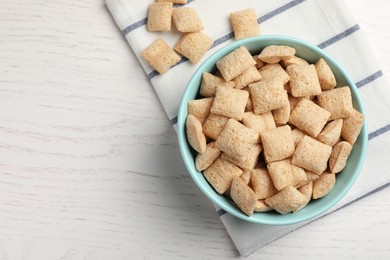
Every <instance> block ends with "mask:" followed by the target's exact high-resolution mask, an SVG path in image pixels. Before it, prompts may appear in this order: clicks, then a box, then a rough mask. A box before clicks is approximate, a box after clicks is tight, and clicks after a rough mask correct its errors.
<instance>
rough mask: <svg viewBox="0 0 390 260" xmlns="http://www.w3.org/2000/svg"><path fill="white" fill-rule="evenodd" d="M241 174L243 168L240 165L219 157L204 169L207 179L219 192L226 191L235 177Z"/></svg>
mask: <svg viewBox="0 0 390 260" xmlns="http://www.w3.org/2000/svg"><path fill="white" fill-rule="evenodd" d="M241 174H242V170H241V169H240V168H239V167H237V166H236V165H234V164H232V163H230V162H228V161H226V160H223V159H221V158H217V159H216V160H215V161H214V162H213V163H212V164H211V165H210V167H208V168H207V169H206V170H204V171H203V175H204V177H205V178H206V180H207V181H208V182H209V183H210V184H211V186H213V188H214V189H215V190H216V191H217V192H218V193H219V194H223V193H224V192H226V191H227V190H228V189H229V188H230V186H231V184H232V181H233V178H234V177H240V176H241Z"/></svg>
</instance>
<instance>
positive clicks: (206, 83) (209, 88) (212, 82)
mask: <svg viewBox="0 0 390 260" xmlns="http://www.w3.org/2000/svg"><path fill="white" fill-rule="evenodd" d="M217 86H221V87H228V88H233V87H234V86H235V83H234V82H233V81H225V80H224V79H222V78H220V77H217V76H214V75H213V74H211V73H208V72H203V74H202V83H201V84H200V90H199V94H200V95H202V96H204V97H214V96H215V92H216V91H217Z"/></svg>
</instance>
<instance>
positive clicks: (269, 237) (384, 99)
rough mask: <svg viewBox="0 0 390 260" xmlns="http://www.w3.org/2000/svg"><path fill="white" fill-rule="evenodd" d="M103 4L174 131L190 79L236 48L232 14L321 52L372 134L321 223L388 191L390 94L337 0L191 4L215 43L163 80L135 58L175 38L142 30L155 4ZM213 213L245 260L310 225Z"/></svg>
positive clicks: (202, 0)
mask: <svg viewBox="0 0 390 260" xmlns="http://www.w3.org/2000/svg"><path fill="white" fill-rule="evenodd" d="M106 2H107V6H108V8H109V10H110V12H111V14H112V16H113V17H114V19H115V21H116V23H117V25H118V27H119V28H120V30H121V31H122V33H123V35H124V36H125V38H126V40H127V41H128V43H129V45H130V47H131V48H132V50H133V52H134V54H135V55H136V57H137V58H138V60H139V62H140V64H141V65H142V67H143V68H144V70H145V72H146V77H147V78H148V79H149V80H150V82H151V84H152V86H153V88H154V89H155V91H156V93H157V95H158V97H159V99H160V100H161V103H162V105H163V107H164V109H165V112H166V114H167V115H168V118H169V120H170V121H171V123H172V125H173V126H175V125H176V121H177V111H178V107H179V103H180V98H181V95H182V93H183V91H184V89H185V86H186V84H187V82H188V81H189V79H190V77H191V75H192V74H193V73H194V71H195V70H196V69H197V67H198V66H199V65H200V64H201V63H202V62H203V61H204V60H205V59H206V58H207V57H208V56H210V55H211V54H212V53H214V52H215V51H217V50H218V49H220V48H222V47H224V46H226V45H227V44H229V43H231V42H232V41H234V39H233V33H232V31H231V26H230V23H229V19H228V17H229V14H230V12H232V11H238V10H243V9H246V8H255V9H256V12H257V17H258V19H257V21H258V22H259V24H260V28H261V32H262V34H271V35H272V34H278V35H288V36H293V37H296V38H300V39H303V40H305V41H307V42H310V43H312V44H315V45H317V46H318V47H320V48H322V49H324V50H325V51H326V52H327V53H328V54H330V55H331V56H332V57H333V58H334V59H335V60H336V61H337V62H339V63H340V64H341V65H342V66H343V67H344V68H345V69H346V71H347V72H348V73H349V74H350V76H351V78H352V79H353V80H354V81H355V82H356V86H357V87H358V88H359V93H360V95H361V97H362V99H363V102H364V104H365V109H366V113H367V124H368V131H369V133H370V134H369V145H368V150H367V156H366V162H365V165H364V167H363V169H362V172H361V174H360V176H359V178H358V180H357V181H356V183H355V184H354V186H353V187H352V189H351V190H350V191H349V192H348V194H347V195H346V196H345V197H344V198H343V199H342V200H341V201H340V202H339V203H338V204H337V205H336V206H334V207H333V208H332V209H331V210H329V211H328V212H326V213H325V214H323V215H322V216H324V215H326V214H329V213H331V212H333V211H334V210H337V209H339V208H342V207H344V206H347V205H349V204H350V203H352V202H353V201H356V200H357V199H359V198H362V197H365V196H367V195H369V194H371V193H373V192H375V191H378V190H379V189H382V188H384V187H387V186H389V183H390V175H389V173H388V172H389V171H388V169H389V168H390V161H389V160H388V158H386V156H388V154H389V153H390V133H389V130H390V105H389V102H388V101H389V100H390V89H389V88H388V85H387V83H386V81H385V79H384V77H383V73H382V71H381V70H380V68H379V66H378V63H377V62H376V60H375V58H374V57H373V55H372V52H371V51H370V48H369V45H368V44H367V42H366V40H365V38H364V36H363V33H362V31H361V30H360V27H359V25H358V24H356V21H355V20H354V19H353V17H352V15H351V14H350V12H349V10H348V8H347V6H346V5H345V3H344V2H343V1H342V0H328V1H324V0H293V1H291V0H274V1H267V0H253V1H250V0H241V1H238V0H213V1H207V0H192V1H191V0H189V1H188V4H187V6H190V7H192V8H195V9H196V10H197V11H198V13H199V16H200V17H201V19H202V21H203V23H204V26H205V30H204V32H205V33H206V34H207V35H208V36H210V37H211V38H213V39H214V44H213V46H212V47H211V49H210V50H209V51H208V52H207V54H206V55H205V56H204V57H203V58H202V60H201V61H200V62H199V63H198V64H197V65H193V64H191V63H190V62H189V61H188V60H187V59H184V58H183V59H182V60H181V61H180V62H179V63H178V64H176V65H175V66H174V67H173V68H171V69H170V70H169V71H168V72H167V73H165V74H164V75H159V74H158V73H157V72H156V71H155V70H153V68H151V67H150V66H149V65H148V64H147V63H146V62H145V61H144V60H143V59H142V58H141V57H140V53H141V51H142V50H143V49H145V48H146V47H147V46H149V44H150V43H152V42H153V41H154V40H155V39H157V38H158V37H160V36H161V37H162V38H163V39H164V40H165V41H166V42H167V43H168V44H169V45H170V46H171V47H173V46H174V45H175V43H176V42H177V41H178V39H179V37H180V34H179V33H177V32H175V31H173V32H164V33H150V32H147V31H146V27H145V24H146V21H147V18H146V16H147V10H148V5H149V4H150V3H152V2H154V0H148V1H137V0H106ZM175 7H180V6H175ZM178 75H179V76H178ZM217 211H218V214H219V215H220V217H221V220H222V222H223V223H224V225H225V227H226V229H227V231H228V232H229V234H230V236H231V238H232V240H233V241H234V243H235V245H236V246H237V249H238V251H239V252H240V254H242V255H249V254H250V253H252V252H253V251H254V250H256V249H259V248H261V247H262V246H264V245H266V244H267V243H270V242H272V241H273V240H275V239H277V238H279V237H281V236H283V235H285V234H287V233H289V232H292V231H294V230H296V229H297V228H299V227H301V226H303V225H306V224H307V223H308V222H305V223H299V224H295V225H289V226H266V225H259V224H252V223H248V222H244V221H242V220H240V219H237V218H235V217H233V216H231V215H229V214H227V213H226V212H224V211H223V210H221V209H218V208H217Z"/></svg>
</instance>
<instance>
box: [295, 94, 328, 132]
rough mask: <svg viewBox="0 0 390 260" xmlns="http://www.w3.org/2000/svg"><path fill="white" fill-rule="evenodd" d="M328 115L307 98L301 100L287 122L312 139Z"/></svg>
mask: <svg viewBox="0 0 390 260" xmlns="http://www.w3.org/2000/svg"><path fill="white" fill-rule="evenodd" d="M329 117H330V113H329V112H328V111H326V110H325V109H323V108H322V107H320V106H318V105H316V104H315V103H314V102H313V101H310V100H309V99H307V98H302V99H301V100H300V101H299V102H298V104H297V105H296V106H295V108H294V110H293V111H292V112H291V114H290V118H289V120H288V122H289V123H290V124H293V125H295V126H296V127H298V128H299V129H301V130H302V131H304V132H306V133H308V134H309V135H311V136H313V137H317V136H318V135H319V133H320V132H321V130H322V129H323V128H324V126H325V124H326V122H327V121H328V119H329Z"/></svg>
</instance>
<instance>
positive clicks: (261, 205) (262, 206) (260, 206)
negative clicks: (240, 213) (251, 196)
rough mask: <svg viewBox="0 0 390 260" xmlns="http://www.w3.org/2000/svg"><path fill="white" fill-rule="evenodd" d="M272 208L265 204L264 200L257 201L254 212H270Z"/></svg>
mask: <svg viewBox="0 0 390 260" xmlns="http://www.w3.org/2000/svg"><path fill="white" fill-rule="evenodd" d="M271 210H273V208H271V207H270V206H268V205H267V204H265V202H264V200H257V201H256V204H255V210H254V211H255V212H267V211H271Z"/></svg>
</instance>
